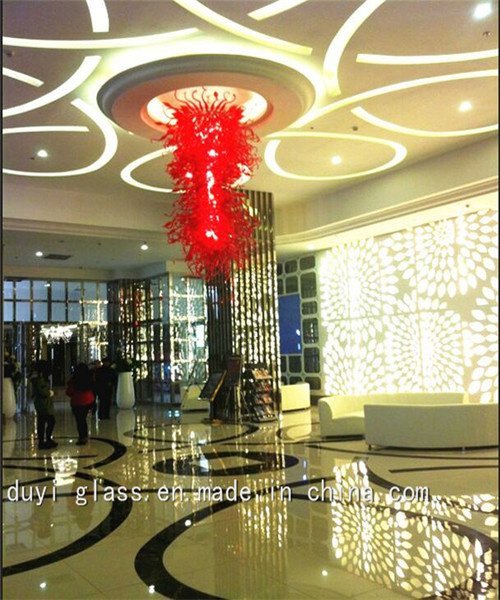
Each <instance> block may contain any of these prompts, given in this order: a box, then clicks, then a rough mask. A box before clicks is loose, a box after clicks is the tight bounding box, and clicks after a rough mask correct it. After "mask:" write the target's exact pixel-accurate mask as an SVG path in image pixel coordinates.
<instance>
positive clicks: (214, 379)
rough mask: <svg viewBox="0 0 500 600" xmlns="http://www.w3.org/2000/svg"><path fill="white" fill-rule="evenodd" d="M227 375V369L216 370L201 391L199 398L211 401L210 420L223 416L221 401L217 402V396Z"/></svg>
mask: <svg viewBox="0 0 500 600" xmlns="http://www.w3.org/2000/svg"><path fill="white" fill-rule="evenodd" d="M225 377H226V371H216V372H215V373H212V374H211V375H210V376H209V378H208V380H207V382H206V383H205V385H204V386H203V389H202V390H201V392H200V396H199V398H198V399H199V400H205V401H207V402H210V416H209V419H208V420H209V421H216V420H220V418H221V415H219V412H220V407H219V403H218V402H216V398H217V394H218V392H219V390H220V389H221V387H222V384H223V382H224V379H225Z"/></svg>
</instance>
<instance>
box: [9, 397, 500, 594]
mask: <svg viewBox="0 0 500 600" xmlns="http://www.w3.org/2000/svg"><path fill="white" fill-rule="evenodd" d="M204 416H205V415H204V414H203V413H200V412H194V413H186V414H184V415H181V414H180V413H179V412H178V411H174V410H173V409H167V408H164V407H159V406H138V407H137V408H136V409H135V410H128V411H127V410H121V411H119V410H118V409H116V408H114V409H113V411H112V417H111V419H110V420H109V421H101V422H99V421H97V420H96V418H95V417H93V418H92V421H91V439H90V443H89V444H88V445H87V446H77V445H76V441H77V438H76V431H75V426H74V423H73V420H72V416H71V414H70V411H69V407H68V405H67V404H66V403H65V402H61V403H57V425H56V430H55V439H56V441H58V443H59V447H58V448H57V449H56V450H52V451H50V450H43V451H40V450H38V449H37V445H36V439H35V436H34V418H33V415H18V416H17V417H16V418H15V419H11V420H8V422H7V423H6V424H5V425H4V426H3V431H2V434H3V444H2V446H3V456H2V461H3V462H2V465H3V481H2V484H3V573H2V584H3V598H5V599H14V598H15V599H23V600H24V599H31V598H33V599H56V598H61V599H70V598H89V599H90V598H113V599H117V600H118V599H122V598H137V599H140V598H151V597H153V598H154V597H166V598H228V599H232V598H235V599H236V598H238V599H240V598H241V599H243V598H247V599H252V598H255V599H260V598H269V599H279V598H290V599H292V598H293V599H299V598H302V599H307V598H308V599H311V598H331V599H332V600H335V599H339V600H340V599H345V598H352V599H356V600H376V599H378V600H396V599H402V598H409V597H411V598H448V599H463V600H465V599H478V600H489V599H493V598H497V597H498V589H497V583H498V496H497V493H498V492H497V487H498V481H497V470H498V451H497V450H496V449H477V450H468V451H466V452H462V451H453V450H450V451H403V450H399V451H398V450H394V449H383V448H379V449H373V450H372V451H368V448H367V446H366V444H365V443H364V441H363V440H362V439H329V440H322V439H321V438H320V437H319V428H318V424H317V412H316V409H315V408H312V409H311V410H306V411H300V412H296V413H288V414H286V415H285V416H284V417H283V419H282V420H281V421H279V422H277V423H274V424H271V423H269V424H264V425H260V424H259V425H256V424H251V423H249V424H242V425H230V424H223V425H215V424H214V425H209V424H205V423H203V422H202V420H203V417H204ZM89 420H90V419H89Z"/></svg>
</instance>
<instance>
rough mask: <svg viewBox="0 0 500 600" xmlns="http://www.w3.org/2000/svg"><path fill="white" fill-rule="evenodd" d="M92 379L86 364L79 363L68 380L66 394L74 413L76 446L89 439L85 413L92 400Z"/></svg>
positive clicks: (93, 399) (89, 408) (93, 398)
mask: <svg viewBox="0 0 500 600" xmlns="http://www.w3.org/2000/svg"><path fill="white" fill-rule="evenodd" d="M93 387H94V380H93V378H92V373H91V372H90V370H89V368H88V366H87V365H86V364H84V363H80V364H79V365H77V366H76V367H75V372H74V374H73V376H72V377H71V379H70V380H69V381H68V387H67V388H66V395H67V396H69V397H70V398H71V410H72V411H73V414H74V415H75V420H76V427H77V429H78V442H77V445H78V446H83V445H84V444H86V443H87V442H88V441H89V430H88V426H87V414H88V412H89V410H91V408H92V406H93V404H94V402H95V395H94V390H93Z"/></svg>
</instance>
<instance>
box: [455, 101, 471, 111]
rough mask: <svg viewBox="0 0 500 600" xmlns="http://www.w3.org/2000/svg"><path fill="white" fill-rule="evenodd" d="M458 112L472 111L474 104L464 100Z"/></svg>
mask: <svg viewBox="0 0 500 600" xmlns="http://www.w3.org/2000/svg"><path fill="white" fill-rule="evenodd" d="M458 110H459V111H460V112H467V111H468V110H472V103H471V102H469V101H468V100H464V101H463V102H461V103H460V106H459V107H458Z"/></svg>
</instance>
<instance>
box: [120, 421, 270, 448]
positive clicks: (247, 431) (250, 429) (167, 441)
mask: <svg viewBox="0 0 500 600" xmlns="http://www.w3.org/2000/svg"><path fill="white" fill-rule="evenodd" d="M256 431H259V428H258V427H257V426H256V425H247V426H246V429H245V431H242V432H241V433H236V434H234V435H229V436H226V437H223V438H216V439H210V441H209V442H208V443H210V444H219V443H220V442H227V441H229V440H238V439H240V438H242V437H245V436H246V435H250V434H252V433H255V432H256ZM124 435H126V436H128V437H133V438H134V440H147V441H148V442H161V443H162V444H184V443H187V444H189V443H190V440H189V439H185V440H171V439H168V438H155V437H150V436H147V435H137V434H136V433H135V431H128V432H126V433H125V434H124ZM155 451H156V452H157V451H158V450H157V449H152V450H148V452H155Z"/></svg>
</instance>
